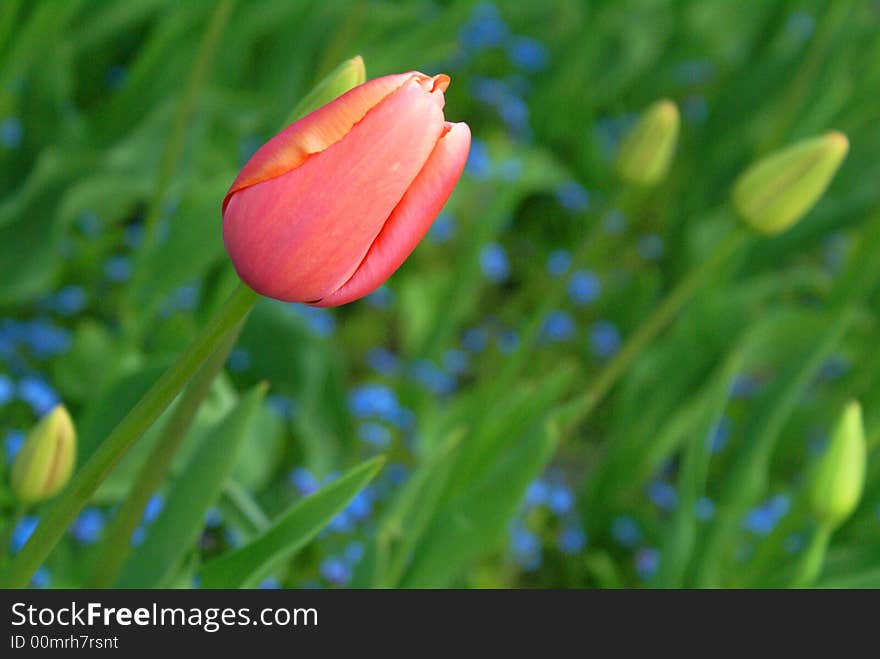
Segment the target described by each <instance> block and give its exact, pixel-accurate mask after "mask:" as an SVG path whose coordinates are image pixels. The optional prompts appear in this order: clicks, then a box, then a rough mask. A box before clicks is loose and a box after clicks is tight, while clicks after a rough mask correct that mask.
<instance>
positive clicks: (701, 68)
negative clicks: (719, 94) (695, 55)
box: [675, 59, 715, 85]
mask: <svg viewBox="0 0 880 659" xmlns="http://www.w3.org/2000/svg"><path fill="white" fill-rule="evenodd" d="M714 75H715V64H713V63H712V61H711V60H708V59H692V60H686V61H684V62H681V63H679V64H678V65H677V66H676V67H675V78H676V80H677V81H678V83H679V84H681V85H703V84H705V83H707V82H709V81H710V80H711V79H712V78H713V77H714Z"/></svg>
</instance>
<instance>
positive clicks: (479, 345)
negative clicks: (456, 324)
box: [461, 327, 489, 353]
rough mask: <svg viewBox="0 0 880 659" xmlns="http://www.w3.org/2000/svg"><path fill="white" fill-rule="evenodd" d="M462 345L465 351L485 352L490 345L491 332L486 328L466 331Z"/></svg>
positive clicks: (473, 328) (474, 328)
mask: <svg viewBox="0 0 880 659" xmlns="http://www.w3.org/2000/svg"><path fill="white" fill-rule="evenodd" d="M461 343H462V345H463V346H464V349H465V350H468V351H470V352H476V353H479V352H483V351H484V350H485V349H486V346H488V345H489V330H488V329H486V328H485V327H472V328H470V329H467V330H465V332H464V335H463V336H462V339H461Z"/></svg>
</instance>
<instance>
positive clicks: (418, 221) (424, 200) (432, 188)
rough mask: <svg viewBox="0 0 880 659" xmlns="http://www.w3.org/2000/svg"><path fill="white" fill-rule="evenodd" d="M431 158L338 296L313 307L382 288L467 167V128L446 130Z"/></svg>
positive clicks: (453, 127)
mask: <svg viewBox="0 0 880 659" xmlns="http://www.w3.org/2000/svg"><path fill="white" fill-rule="evenodd" d="M447 126H449V131H448V132H447V133H446V134H445V135H444V136H443V137H442V138H440V140H439V141H438V142H437V146H436V147H435V148H434V151H433V152H432V153H431V157H430V158H428V161H427V162H426V163H425V166H424V168H423V169H422V171H421V172H419V175H418V176H417V177H416V178H415V180H414V181H413V183H412V185H411V186H410V187H409V189H408V190H407V192H406V194H405V195H404V196H403V199H401V200H400V203H399V204H398V205H397V207H396V208H395V209H394V211H393V212H392V213H391V215H390V217H389V218H388V220H387V222H385V226H383V227H382V231H381V232H380V233H379V235H378V236H377V237H376V240H375V241H374V242H373V244H372V246H371V247H370V251H369V252H368V253H367V256H366V258H364V261H363V263H362V264H361V266H360V267H359V268H358V269H357V271H356V272H355V273H354V275H353V276H352V278H351V279H349V280H348V281H347V282H346V283H345V284H344V285H343V286H342V287H341V288H339V290H337V291H336V292H334V293H332V294H330V295H328V296H327V297H325V298H324V299H322V300H321V301H320V302H317V303H316V304H315V305H314V306H318V307H331V306H338V305H340V304H347V303H348V302H351V301H352V300H357V299H358V298H361V297H363V296H364V295H368V294H369V293H371V292H373V291H374V290H375V289H377V288H378V287H379V286H381V285H382V282H384V281H385V280H386V279H387V278H388V277H390V276H391V275H392V274H393V273H394V271H395V270H397V269H398V268H399V267H400V266H401V264H402V263H403V262H404V261H405V260H406V258H407V257H408V256H409V255H410V254H411V253H412V251H413V250H414V249H415V248H416V245H418V243H419V241H420V240H421V239H422V238H423V237H424V236H425V234H426V233H427V232H428V230H429V229H430V228H431V224H432V223H433V222H434V219H435V218H436V217H437V215H438V214H439V213H440V210H441V209H442V208H443V205H444V204H445V203H446V201H447V200H448V199H449V195H451V194H452V190H453V188H454V187H455V184H456V183H457V182H458V179H459V177H460V176H461V172H462V170H463V169H464V165H465V162H466V161H467V155H468V150H469V149H470V143H471V131H470V128H468V126H467V124H463V123H460V124H447Z"/></svg>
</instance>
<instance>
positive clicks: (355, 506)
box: [345, 487, 373, 522]
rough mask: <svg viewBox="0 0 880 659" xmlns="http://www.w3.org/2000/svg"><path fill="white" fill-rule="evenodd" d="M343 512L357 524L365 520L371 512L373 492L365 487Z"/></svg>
mask: <svg viewBox="0 0 880 659" xmlns="http://www.w3.org/2000/svg"><path fill="white" fill-rule="evenodd" d="M345 512H347V513H348V514H349V515H351V517H352V518H353V519H354V520H355V521H357V522H361V521H363V520H365V519H366V518H367V517H369V516H370V514H371V513H372V512H373V491H372V490H371V489H370V488H369V487H367V488H365V489H363V490H361V491H360V492H358V493H357V494H356V495H355V496H354V499H352V500H351V503H349V504H348V506H347V507H346V508H345Z"/></svg>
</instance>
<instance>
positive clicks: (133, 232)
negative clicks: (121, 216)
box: [122, 223, 145, 250]
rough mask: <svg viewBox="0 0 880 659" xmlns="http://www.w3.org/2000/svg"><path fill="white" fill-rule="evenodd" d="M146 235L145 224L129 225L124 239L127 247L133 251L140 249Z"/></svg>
mask: <svg viewBox="0 0 880 659" xmlns="http://www.w3.org/2000/svg"><path fill="white" fill-rule="evenodd" d="M144 233H145V230H144V225H143V224H141V223H138V224H129V225H128V226H127V227H125V235H124V236H123V238H122V239H123V241H124V242H125V246H126V247H128V248H129V249H131V250H135V249H137V248H138V247H140V246H141V243H143V241H144Z"/></svg>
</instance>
